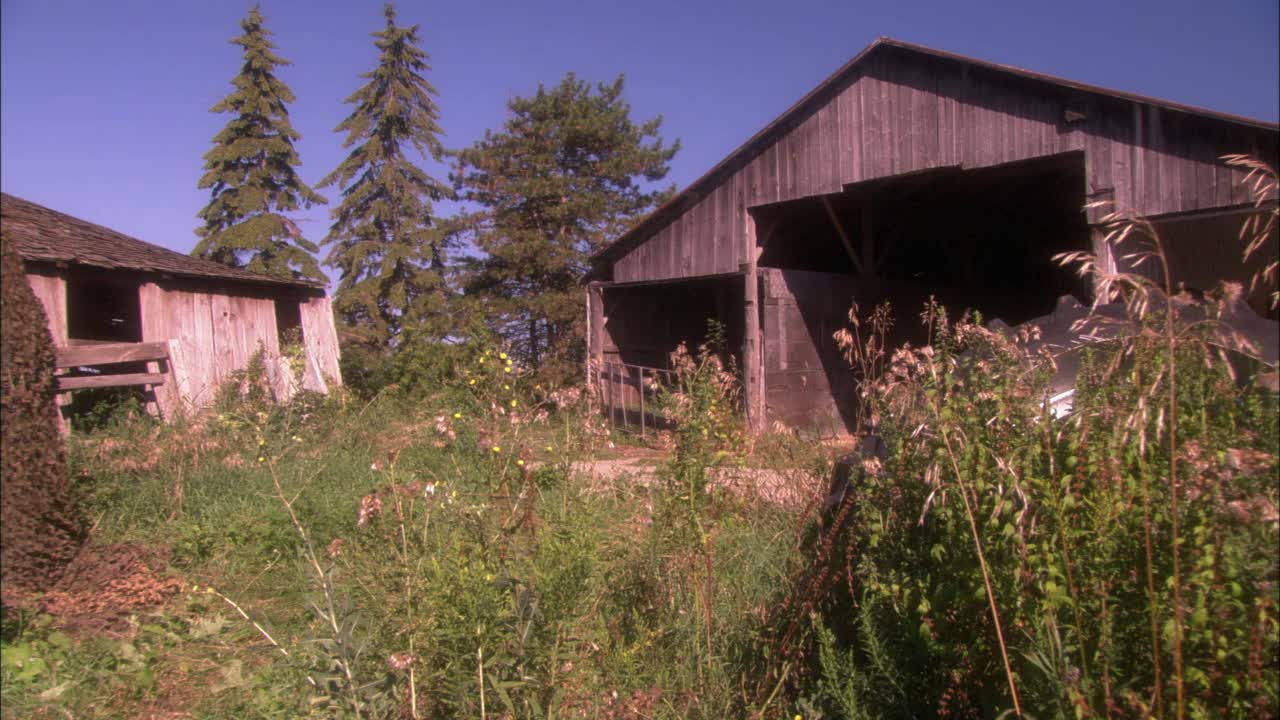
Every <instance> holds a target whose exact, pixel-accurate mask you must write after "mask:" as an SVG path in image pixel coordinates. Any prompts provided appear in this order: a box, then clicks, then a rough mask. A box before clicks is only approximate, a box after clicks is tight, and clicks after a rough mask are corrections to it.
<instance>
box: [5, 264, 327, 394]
mask: <svg viewBox="0 0 1280 720" xmlns="http://www.w3.org/2000/svg"><path fill="white" fill-rule="evenodd" d="M137 277H138V278H139V280H138V304H139V310H140V315H141V320H142V338H141V339H142V341H143V342H153V341H169V347H170V362H171V363H172V367H173V368H174V370H175V372H174V373H173V382H166V383H165V384H164V385H161V386H160V387H158V388H157V392H156V400H157V402H158V403H159V405H160V409H161V411H162V413H163V414H164V415H166V416H171V415H173V414H175V413H176V412H178V411H183V412H186V411H193V410H198V409H200V408H204V407H208V406H209V405H210V404H211V403H212V402H213V400H214V399H215V396H216V394H217V390H218V387H219V386H220V385H222V384H223V383H225V382H226V381H227V380H229V379H231V376H232V373H234V372H236V371H237V370H242V369H244V368H245V366H246V365H248V364H249V360H250V359H251V358H252V357H253V355H254V354H255V353H257V352H258V351H259V350H261V351H262V352H263V355H264V361H265V364H266V372H267V379H268V382H269V383H270V384H271V386H272V390H273V392H274V393H275V395H276V397H277V398H287V397H290V396H292V395H293V393H294V392H295V391H296V390H297V389H299V387H301V388H305V389H308V390H315V391H319V392H327V391H328V390H329V388H331V387H334V386H337V385H341V384H342V374H341V371H340V369H339V356H338V337H337V331H336V328H335V325H334V319H333V309H332V306H331V305H330V301H329V298H327V297H324V296H315V295H312V296H304V295H299V294H297V291H293V294H285V295H279V296H277V295H275V294H273V293H271V292H269V291H266V290H262V289H258V288H251V287H248V286H246V287H242V288H241V287H236V286H234V285H226V284H222V285H219V284H214V283H209V282H205V281H193V282H188V281H183V280H175V279H169V280H158V279H156V278H155V277H154V276H146V275H139V276H137ZM27 282H28V284H29V285H30V286H31V289H32V291H33V292H34V293H35V295H36V297H37V298H39V300H40V303H41V304H42V305H43V306H44V310H45V315H46V316H47V317H48V321H49V332H50V334H51V335H52V336H53V339H54V343H55V344H56V345H58V346H65V345H67V344H68V331H67V283H66V279H65V277H64V273H62V272H61V271H58V270H55V269H53V268H47V267H44V266H37V267H28V269H27ZM277 300H282V301H285V302H296V303H298V305H299V314H300V316H301V320H302V335H303V355H304V357H303V367H302V368H301V375H300V377H295V376H294V372H293V370H292V368H291V367H290V364H289V362H288V361H287V359H285V358H283V357H282V353H281V347H280V341H279V332H278V328H277V326H276V307H275V304H276V301H277ZM148 371H149V372H159V371H160V367H159V364H158V363H154V362H153V363H149V364H148Z"/></svg>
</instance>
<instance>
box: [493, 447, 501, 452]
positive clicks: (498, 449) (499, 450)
mask: <svg viewBox="0 0 1280 720" xmlns="http://www.w3.org/2000/svg"><path fill="white" fill-rule="evenodd" d="M492 450H493V451H494V452H496V453H498V452H502V446H501V445H494V446H493V448H492Z"/></svg>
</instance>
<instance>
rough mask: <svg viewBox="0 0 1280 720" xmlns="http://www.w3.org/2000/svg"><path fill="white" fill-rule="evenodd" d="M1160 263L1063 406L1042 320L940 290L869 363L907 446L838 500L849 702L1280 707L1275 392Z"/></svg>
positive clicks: (888, 421)
mask: <svg viewBox="0 0 1280 720" xmlns="http://www.w3.org/2000/svg"><path fill="white" fill-rule="evenodd" d="M1140 285H1142V283H1137V284H1136V285H1134V286H1132V287H1131V288H1130V290H1131V291H1132V292H1133V293H1134V294H1133V295H1131V296H1130V298H1131V301H1133V302H1134V303H1135V305H1134V307H1132V308H1131V310H1132V311H1133V313H1134V316H1135V317H1138V318H1139V319H1138V320H1137V321H1135V325H1134V326H1133V327H1131V328H1130V329H1127V330H1123V331H1121V332H1118V333H1113V334H1112V335H1111V337H1112V339H1111V340H1109V341H1106V342H1103V343H1100V344H1098V345H1097V346H1096V348H1095V349H1094V350H1092V351H1086V352H1085V356H1084V361H1083V368H1082V370H1081V372H1080V374H1079V376H1078V378H1077V381H1076V395H1075V403H1074V409H1073V412H1072V413H1071V414H1070V415H1069V416H1068V417H1066V418H1062V419H1055V418H1054V417H1053V415H1052V413H1051V412H1050V411H1049V407H1048V404H1047V402H1046V397H1047V387H1048V379H1049V377H1050V376H1051V374H1052V372H1053V369H1054V365H1053V358H1052V357H1051V356H1050V355H1049V354H1048V353H1045V352H1035V351H1032V350H1030V349H1028V345H1027V341H1029V340H1031V339H1032V338H1030V337H1028V336H1026V335H1023V336H1020V337H1009V336H1007V335H1005V334H1001V333H997V332H994V331H991V330H988V329H986V328H984V327H982V326H981V325H980V324H979V323H978V322H976V321H975V319H974V318H965V319H963V320H961V321H960V322H958V323H955V324H950V323H948V322H947V321H946V319H945V314H944V313H942V312H941V310H940V309H939V308H936V307H935V308H928V309H926V313H925V317H926V321H927V322H929V323H930V324H931V326H932V337H933V343H932V344H931V345H929V346H926V347H923V348H905V349H902V350H900V351H898V352H897V353H896V354H895V355H894V356H893V359H892V363H891V364H890V365H889V366H888V367H887V368H886V369H885V371H884V373H883V374H882V375H880V376H879V377H875V378H871V379H870V382H869V384H868V386H867V387H866V388H865V393H864V399H865V400H866V401H867V402H869V403H870V404H871V406H872V411H871V414H872V415H873V416H876V417H878V418H879V420H880V432H881V435H882V437H883V440H884V442H885V444H886V446H887V447H888V453H887V456H886V457H884V458H883V459H881V458H874V457H868V458H865V459H864V463H863V471H862V473H861V474H860V477H859V478H857V480H856V481H855V482H854V483H851V486H850V491H849V493H848V494H847V496H846V497H845V498H844V501H843V505H842V506H841V508H840V509H839V511H838V514H837V517H838V518H839V519H840V522H841V523H843V526H844V528H845V530H844V532H843V533H842V534H841V535H840V536H839V540H838V542H839V543H840V544H841V545H842V549H841V550H839V551H836V552H834V553H832V557H833V558H834V560H833V563H832V564H833V572H836V573H843V574H844V575H845V577H844V579H845V581H846V583H847V587H848V588H849V590H850V592H851V593H852V595H851V596H847V597H845V600H844V602H845V603H848V604H846V605H838V606H837V608H836V609H835V610H833V611H832V612H829V613H828V616H827V618H826V621H825V626H824V627H823V628H820V629H819V631H818V633H817V639H818V641H819V646H820V648H821V649H822V652H821V653H819V655H818V657H817V658H816V660H817V664H818V666H819V667H820V668H821V671H822V672H825V671H826V670H827V669H829V668H830V667H832V666H833V665H835V666H837V667H842V668H851V669H852V670H851V671H852V672H854V673H855V674H856V677H852V678H849V679H848V682H847V683H845V684H843V685H839V686H837V687H835V688H834V689H833V686H832V685H831V681H830V679H829V678H828V677H827V676H826V675H822V674H821V672H819V678H818V679H817V680H815V685H816V687H819V688H827V689H828V691H827V692H826V694H825V695H824V694H823V693H819V696H821V697H825V698H827V701H826V702H827V705H826V707H827V709H828V710H830V711H832V712H836V711H838V710H839V709H840V708H846V709H847V708H848V707H852V706H858V707H861V708H870V709H871V710H872V711H873V712H872V714H875V712H874V711H876V710H877V709H879V710H880V711H882V712H884V713H885V714H886V716H891V717H909V716H920V715H924V714H938V715H953V716H954V715H959V716H984V717H991V716H994V715H996V714H998V713H999V712H1001V711H1002V710H1005V711H1007V710H1011V709H1014V708H1015V706H1016V705H1021V707H1022V708H1023V709H1026V710H1028V711H1033V712H1035V714H1036V716H1038V717H1046V716H1048V717H1055V716H1071V715H1074V714H1078V713H1084V714H1085V715H1087V716H1104V715H1114V714H1121V715H1149V714H1155V715H1159V714H1162V713H1163V712H1164V709H1168V710H1169V711H1170V712H1172V709H1173V707H1174V706H1175V705H1180V706H1183V707H1185V708H1186V709H1187V710H1189V711H1190V712H1191V713H1192V715H1193V716H1230V717H1260V716H1273V715H1274V714H1275V712H1276V711H1277V709H1280V703H1278V700H1277V693H1276V688H1277V687H1280V674H1278V671H1277V668H1276V666H1275V664H1274V662H1273V660H1272V659H1273V658H1274V657H1275V654H1276V652H1277V649H1278V648H1280V637H1278V628H1280V615H1278V610H1277V605H1278V602H1277V601H1278V600H1280V598H1278V597H1277V584H1276V581H1277V558H1276V554H1275V548H1276V547H1277V544H1278V543H1280V532H1278V528H1277V517H1276V510H1275V508H1276V507H1277V504H1278V503H1280V497H1277V491H1278V490H1280V488H1277V485H1276V482H1275V478H1276V472H1277V439H1278V432H1280V427H1278V426H1277V410H1278V406H1277V397H1276V393H1275V392H1274V391H1273V390H1267V389H1264V388H1262V387H1259V386H1256V385H1254V384H1253V383H1252V382H1249V381H1248V380H1247V379H1244V378H1242V376H1240V375H1239V374H1238V372H1237V367H1236V366H1237V365H1239V360H1234V361H1232V362H1228V357H1227V355H1226V354H1225V353H1223V352H1220V344H1221V341H1222V338H1223V336H1224V334H1223V333H1220V332H1217V331H1216V326H1215V324H1214V323H1213V322H1212V310H1213V308H1212V307H1210V308H1209V310H1210V312H1209V316H1208V317H1206V318H1203V319H1202V320H1200V321H1199V322H1190V321H1189V320H1186V319H1185V316H1186V315H1187V314H1188V313H1189V312H1190V310H1185V309H1184V310H1182V311H1181V312H1182V315H1183V316H1184V318H1183V319H1179V320H1175V319H1173V317H1172V316H1171V315H1169V314H1168V313H1170V312H1174V311H1175V309H1174V308H1175V303H1161V302H1160V299H1161V296H1159V295H1158V294H1155V293H1152V292H1151V290H1152V289H1151V288H1149V287H1140ZM1175 420H1176V422H1175ZM1171 477H1172V478H1173V481H1172V482H1171V481H1170V478H1171ZM841 584H844V583H837V586H839V585H841ZM832 637H837V638H842V639H843V640H844V642H846V643H848V645H847V646H848V648H849V651H850V652H851V653H852V656H851V658H850V659H848V660H841V659H840V658H841V657H842V656H841V655H839V654H838V653H835V652H833V651H832V650H831V646H832V643H831V638H832ZM835 690H838V691H839V692H835ZM1015 692H1016V693H1017V695H1016V696H1015V695H1014V693H1015ZM887 698H893V700H892V701H891V702H886V699H887Z"/></svg>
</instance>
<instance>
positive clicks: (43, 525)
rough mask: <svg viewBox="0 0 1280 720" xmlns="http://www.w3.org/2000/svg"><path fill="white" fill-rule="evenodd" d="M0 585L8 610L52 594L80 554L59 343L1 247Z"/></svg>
mask: <svg viewBox="0 0 1280 720" xmlns="http://www.w3.org/2000/svg"><path fill="white" fill-rule="evenodd" d="M0 246H2V247H3V251H2V252H0V255H2V257H3V259H2V260H0V269H2V272H0V288H3V294H2V296H0V300H2V302H0V318H2V320H0V374H3V417H2V418H0V419H2V421H3V422H2V427H3V438H4V448H3V450H4V452H3V453H0V468H3V478H4V482H3V483H0V498H2V501H0V507H2V508H3V509H2V510H0V514H2V516H3V517H0V584H3V588H4V591H3V597H4V604H6V605H9V604H11V603H12V602H14V601H16V600H18V598H19V597H21V596H22V595H24V594H26V593H29V592H39V591H43V590H46V589H48V588H50V587H51V586H52V585H53V583H54V582H55V581H57V579H58V578H59V577H60V576H61V575H62V572H63V570H64V569H65V568H66V566H67V564H68V563H70V562H71V560H72V558H74V557H75V555H76V553H77V552H78V551H79V550H80V543H81V539H82V537H83V533H82V531H81V523H80V521H79V518H78V517H77V516H76V514H75V512H74V510H73V508H72V504H71V492H70V488H69V486H68V482H67V468H66V458H65V456H64V453H63V445H62V438H61V437H60V436H59V434H58V419H57V416H56V415H55V414H54V413H56V412H57V409H56V406H55V404H54V379H53V367H54V358H53V342H52V340H51V339H50V337H49V330H48V325H47V323H46V320H45V314H44V309H43V308H42V307H41V306H40V303H39V301H37V300H36V297H35V295H34V294H33V293H32V292H31V287H30V286H29V285H28V284H27V280H26V277H25V276H24V275H23V271H22V260H21V259H19V258H18V255H17V253H16V252H15V250H14V249H13V248H12V247H11V243H10V242H9V240H8V239H7V238H6V239H4V240H2V241H0Z"/></svg>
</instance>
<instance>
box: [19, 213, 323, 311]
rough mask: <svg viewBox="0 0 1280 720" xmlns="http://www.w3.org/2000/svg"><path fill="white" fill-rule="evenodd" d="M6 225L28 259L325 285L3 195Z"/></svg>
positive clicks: (242, 280) (224, 278) (236, 279)
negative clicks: (237, 264)
mask: <svg viewBox="0 0 1280 720" xmlns="http://www.w3.org/2000/svg"><path fill="white" fill-rule="evenodd" d="M0 226H2V227H3V228H4V231H5V237H6V239H8V240H9V241H11V242H13V244H14V246H15V248H16V249H17V251H18V254H19V255H20V256H21V257H22V258H23V259H24V260H27V261H36V262H52V263H70V264H74V265H86V266H90V267H96V268H103V269H107V270H136V271H141V272H157V273H168V274H171V275H181V276H186V277H195V278H204V279H212V280H221V281H233V282H237V283H252V284H255V285H275V286H287V287H303V288H308V289H314V288H323V287H324V283H320V282H315V281H310V280H286V279H282V278H278V277H273V276H271V275H264V274H262V273H256V272H250V271H248V270H241V269H238V268H232V267H227V266H226V265H223V264H221V263H216V262H213V261H211V260H205V259H202V258H196V257H191V256H190V255H183V254H182V253H179V252H174V251H173V250H169V249H168V248H163V247H160V246H159V245H153V244H151V243H149V242H144V241H142V240H139V239H137V238H134V237H130V236H128V235H125V234H124V233H120V232H116V231H115V230H112V229H110V228H105V227H103V226H101V225H95V224H94V223H91V222H88V221H85V220H81V219H80V218H76V217H72V216H70V215H67V214H65V213H60V212H58V211H56V210H51V209H49V208H47V207H44V206H43V205H38V204H36V203H33V202H31V201H29V200H23V199H22V198H19V197H15V196H13V195H10V194H8V193H0Z"/></svg>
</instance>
